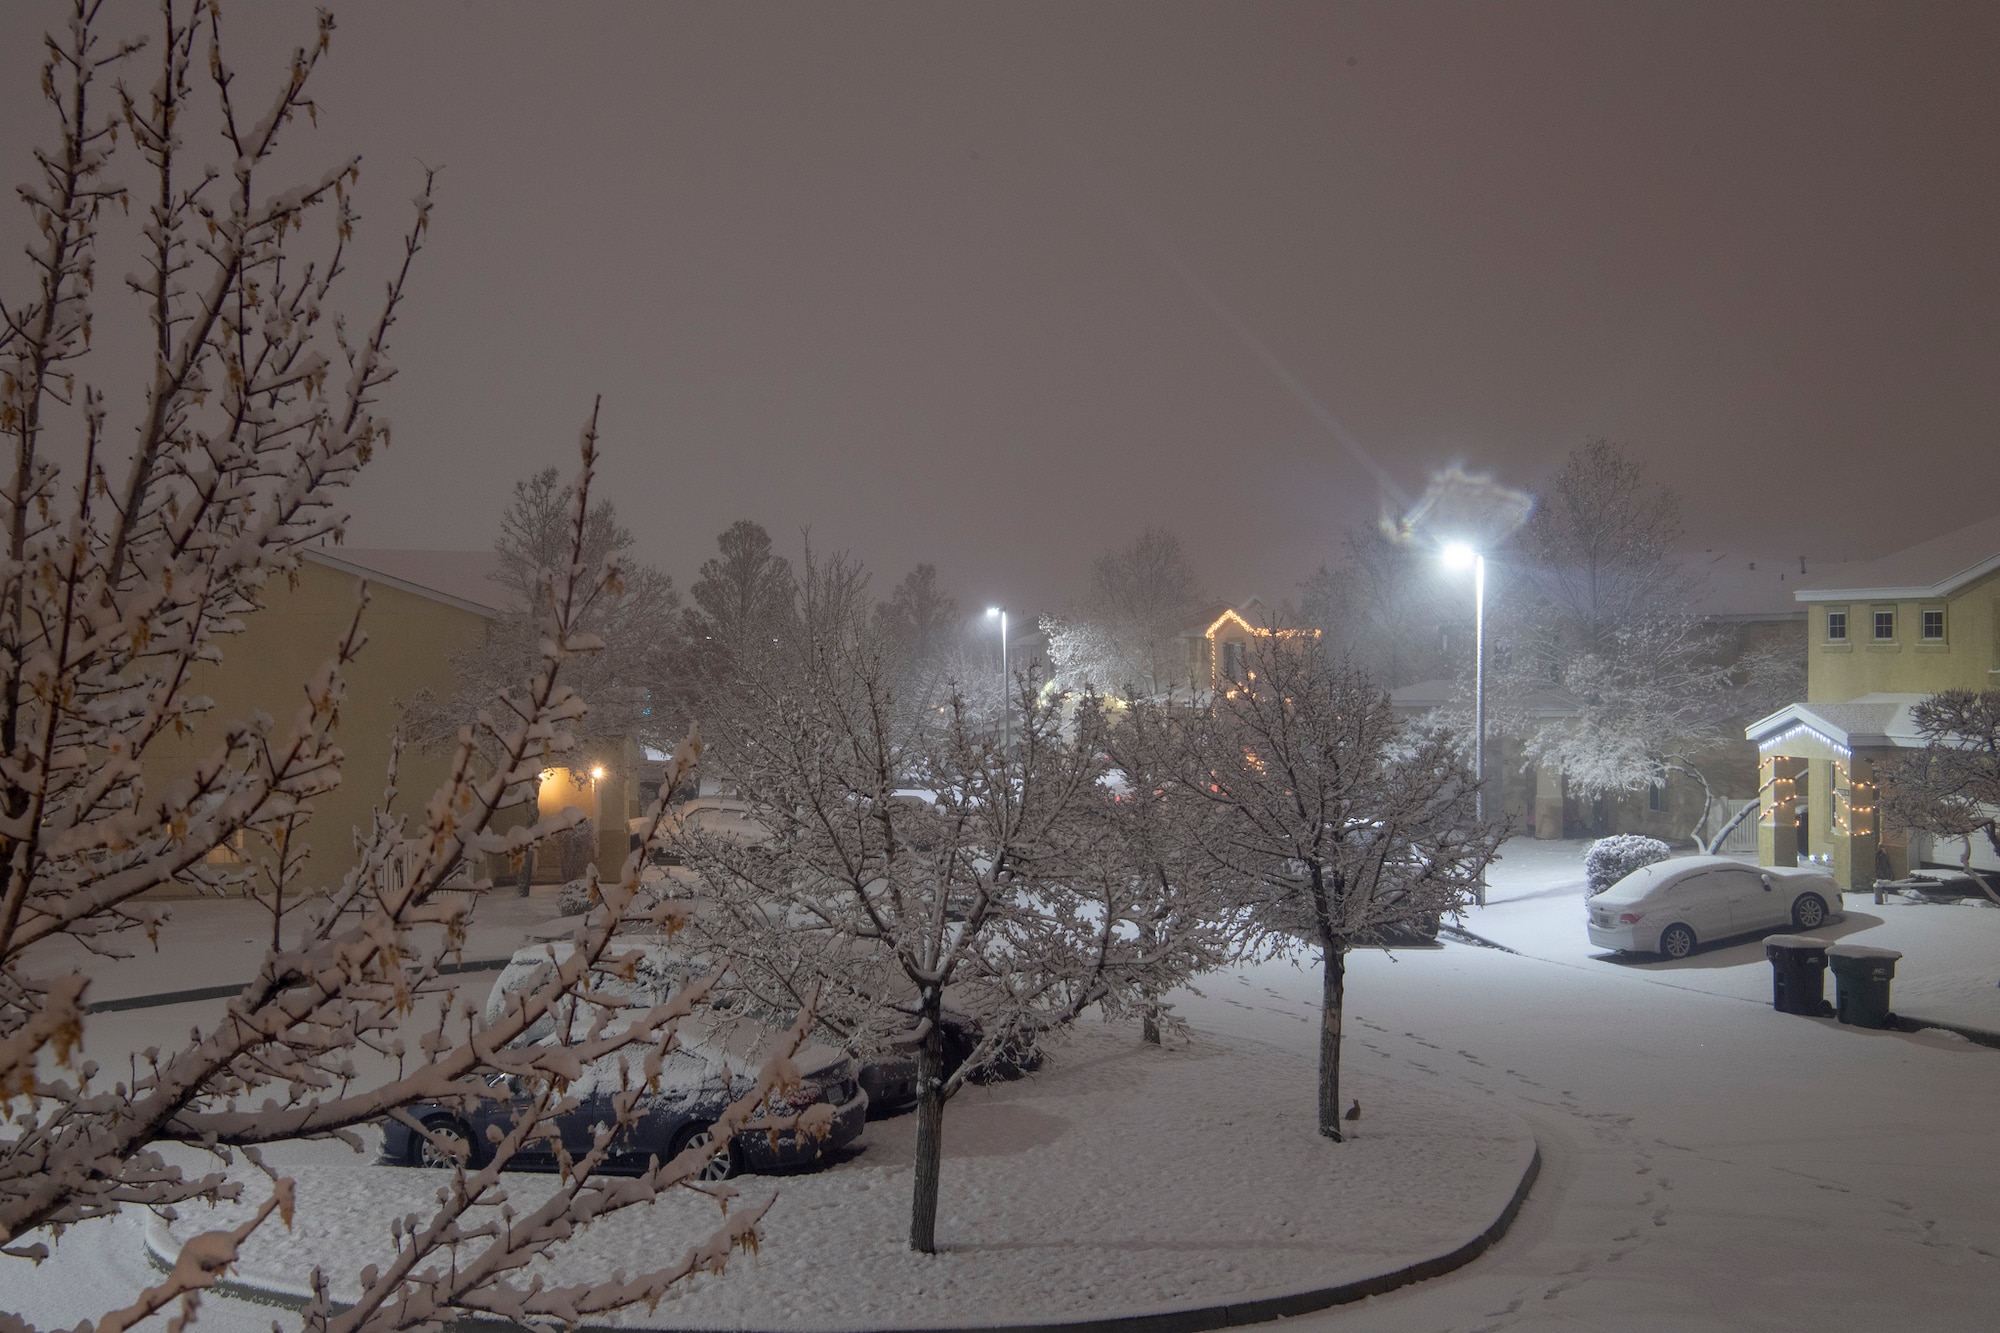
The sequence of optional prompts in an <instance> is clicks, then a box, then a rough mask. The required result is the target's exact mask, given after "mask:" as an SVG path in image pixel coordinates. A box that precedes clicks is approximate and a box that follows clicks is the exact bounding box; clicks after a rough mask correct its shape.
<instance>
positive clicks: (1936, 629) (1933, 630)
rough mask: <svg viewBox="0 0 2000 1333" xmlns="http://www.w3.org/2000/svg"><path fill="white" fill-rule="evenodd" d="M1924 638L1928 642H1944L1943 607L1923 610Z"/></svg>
mask: <svg viewBox="0 0 2000 1333" xmlns="http://www.w3.org/2000/svg"><path fill="white" fill-rule="evenodd" d="M1923 637H1924V639H1925V640H1926V641H1927V642H1929V643H1943V642H1944V608H1943V607H1939V608H1937V609H1936V610H1934V611H1926V612H1924V633H1923Z"/></svg>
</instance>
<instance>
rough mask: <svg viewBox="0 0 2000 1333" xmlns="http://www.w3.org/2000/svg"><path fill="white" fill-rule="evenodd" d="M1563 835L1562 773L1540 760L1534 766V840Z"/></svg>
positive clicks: (1552, 765)
mask: <svg viewBox="0 0 2000 1333" xmlns="http://www.w3.org/2000/svg"><path fill="white" fill-rule="evenodd" d="M1562 835H1563V784H1562V773H1561V772H1560V771H1558V770H1557V768H1556V766H1555V765H1554V764H1551V763H1549V762H1548V761H1546V760H1542V761H1540V762H1538V763H1536V765H1535V840H1536V841H1537V842H1540V841H1542V840H1543V839H1545V838H1560V837H1562Z"/></svg>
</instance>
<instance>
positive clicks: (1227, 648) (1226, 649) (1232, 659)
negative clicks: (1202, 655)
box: [1222, 643, 1243, 680]
mask: <svg viewBox="0 0 2000 1333" xmlns="http://www.w3.org/2000/svg"><path fill="white" fill-rule="evenodd" d="M1222 674H1223V675H1224V676H1225V677H1226V678H1228V679H1230V680H1242V679H1243V645H1242V644H1241V643H1225V644H1223V645H1222Z"/></svg>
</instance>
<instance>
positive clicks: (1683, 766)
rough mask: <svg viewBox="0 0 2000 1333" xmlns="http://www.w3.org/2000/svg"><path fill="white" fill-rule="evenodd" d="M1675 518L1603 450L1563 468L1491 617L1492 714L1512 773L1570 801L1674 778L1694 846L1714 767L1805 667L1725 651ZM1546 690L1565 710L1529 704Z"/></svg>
mask: <svg viewBox="0 0 2000 1333" xmlns="http://www.w3.org/2000/svg"><path fill="white" fill-rule="evenodd" d="M1679 513H1680V507H1679V501H1678V499H1677V498H1676V497H1675V496H1674V494H1673V493H1672V492H1671V491H1669V490H1667V489H1665V488H1663V487H1657V486H1654V485H1652V484H1651V483H1649V482H1648V481H1647V480H1646V476H1645V470H1644V468H1643V466H1642V465H1640V464H1639V463H1638V462H1636V461H1634V460H1632V459H1630V458H1628V457H1627V456H1626V455H1625V454H1624V452H1623V451H1621V450H1620V449H1619V448H1618V447H1617V446H1616V445H1613V444H1610V443H1608V442H1606V441H1603V440H1593V441H1591V442H1590V443H1588V444H1585V445H1583V446H1581V447H1580V448H1578V449H1576V450H1575V451H1573V452H1572V453H1571V454H1570V456H1569V457H1568V458H1567V459H1565V460H1564V463H1563V466H1562V468H1561V469H1560V470H1559V471H1558V473H1557V475H1556V479H1555V482H1554V484H1553V486H1552V487H1551V488H1550V489H1549V491H1548V492H1547V493H1546V494H1544V495H1543V496H1542V497H1541V499H1540V502H1539V503H1538V504H1537V505H1536V507H1535V510H1534V514H1533V517H1532V518H1531V519H1530V520H1529V522H1528V525H1527V527H1526V528H1525V529H1524V530H1523V532H1522V534H1521V538H1520V540H1519V541H1518V542H1517V543H1516V545H1515V548H1514V550H1513V551H1512V553H1511V554H1510V555H1509V557H1508V558H1507V560H1506V561H1505V562H1504V565H1505V567H1506V569H1507V571H1508V582H1509V585H1510V586H1509V591H1508V593H1507V595H1506V596H1505V597H1504V598H1503V600H1502V605H1501V607H1500V609H1499V613H1498V614H1497V615H1496V616H1495V617H1494V620H1495V622H1497V623H1499V624H1501V625H1504V626H1506V627H1507V628H1506V630H1505V633H1507V634H1508V636H1509V638H1510V651H1509V653H1508V655H1507V658H1506V660H1505V662H1504V663H1500V664H1497V665H1496V668H1495V670H1494V671H1493V673H1492V676H1491V678H1490V679H1491V685H1490V687H1489V689H1490V692H1491V702H1490V704H1489V707H1490V709H1491V717H1492V720H1493V721H1494V722H1495V723H1497V724H1498V726H1497V728H1496V729H1498V730H1502V731H1508V730H1511V731H1515V732H1516V733H1517V734H1520V735H1521V736H1522V756H1523V758H1524V760H1526V761H1528V762H1531V763H1536V764H1542V765H1548V766H1551V767H1553V768H1554V769H1556V770H1559V771H1560V772H1561V773H1562V775H1563V778H1564V781H1565V782H1566V783H1567V784H1568V787H1569V789H1570V790H1571V791H1572V792H1574V793H1576V794H1577V795H1580V796H1586V797H1588V796H1597V795H1603V794H1608V793H1613V792H1629V791H1639V790H1643V789H1644V788H1645V787H1647V786H1648V785H1649V784H1655V783H1661V784H1663V783H1665V782H1666V781H1667V779H1668V777H1669V776H1670V775H1673V774H1679V775H1681V776H1684V777H1687V778H1689V779H1691V780H1692V781H1694V782H1696V783H1698V784H1699V785H1700V787H1701V789H1702V793H1703V800H1702V809H1701V813H1700V815H1699V816H1698V817H1697V818H1696V819H1695V820H1694V822H1693V825H1692V827H1691V828H1690V835H1691V836H1693V837H1694V838H1696V840H1697V841H1701V835H1702V830H1703V829H1705V828H1706V827H1707V826H1708V823H1709V816H1710V813H1711V812H1712V810H1713V809H1714V806H1715V802H1716V799H1717V794H1716V790H1715V783H1714V779H1713V778H1712V777H1711V771H1712V770H1713V768H1714V766H1715V763H1716V760H1717V758H1718V756H1720V755H1723V754H1726V753H1727V751H1728V747H1730V746H1731V745H1733V744H1738V743H1740V741H1741V738H1742V730H1741V727H1742V724H1743V722H1744V721H1745V720H1747V719H1748V718H1752V717H1757V716H1759V715H1760V714H1761V713H1763V712H1765V711H1768V710H1769V708H1771V707H1776V706H1779V705H1781V704H1782V703H1783V702H1785V701H1786V700H1788V699H1791V698H1796V697H1797V695H1798V693H1800V692H1801V691H1802V689H1803V686H1804V675H1805V663H1804V654H1803V653H1802V652H1801V651H1800V650H1799V647H1798V645H1797V644H1795V643H1785V642H1778V643H1770V644H1764V645H1760V646H1757V647H1755V648H1753V649H1751V650H1750V651H1748V652H1738V651H1736V648H1735V645H1733V644H1732V643H1731V642H1729V640H1728V638H1727V636H1725V635H1724V634H1722V633H1721V632H1719V631H1718V630H1717V629H1715V628H1714V627H1713V626H1711V625H1710V624H1708V623H1707V622H1705V621H1704V620H1703V619H1702V618H1701V616H1700V615H1699V614H1698V613H1697V611H1696V605H1695V596H1696V594H1697V593H1698V591H1699V586H1698V583H1697V582H1696V580H1694V579H1693V578H1692V577H1690V576H1689V575H1688V574H1687V573H1686V572H1685V571H1684V570H1683V569H1682V567H1681V565H1680V562H1679V561H1678V559H1677V558H1676V557H1675V555H1674V552H1673V544H1674V542H1675V541H1677V540H1678V539H1679V537H1680V535H1681V527H1680V518H1679ZM1551 691H1556V692H1559V693H1560V695H1561V696H1562V699H1563V702H1564V704H1565V705H1566V707H1565V708H1564V709H1561V710H1551V709H1546V708H1542V709H1531V708H1529V707H1527V706H1526V705H1528V704H1530V703H1533V702H1536V701H1540V700H1545V699H1546V698H1547V696H1548V694H1549V693H1550V692H1551ZM1464 711H1465V710H1464V709H1460V710H1459V712H1461V713H1462V712H1464ZM1727 833H1728V830H1727V829H1725V830H1723V831H1722V832H1721V833H1719V834H1717V835H1716V836H1715V837H1713V838H1711V839H1709V840H1707V841H1706V842H1703V843H1702V845H1703V846H1704V848H1707V847H1710V846H1720V845H1721V839H1722V838H1723V837H1724V836H1727Z"/></svg>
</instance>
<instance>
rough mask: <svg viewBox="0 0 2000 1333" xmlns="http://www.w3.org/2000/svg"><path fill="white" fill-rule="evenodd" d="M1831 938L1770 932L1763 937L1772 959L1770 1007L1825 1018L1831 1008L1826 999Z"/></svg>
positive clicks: (1765, 949) (1767, 951) (1766, 949)
mask: <svg viewBox="0 0 2000 1333" xmlns="http://www.w3.org/2000/svg"><path fill="white" fill-rule="evenodd" d="M1831 947H1833V941H1832V940H1822V939H1819V938H1816V937H1815V936H1812V935H1772V936H1769V937H1767V938H1766V939H1765V940H1764V956H1765V957H1766V958H1769V959H1770V960H1771V1007H1772V1008H1773V1009H1776V1010H1777V1011H1778V1012H1779V1013H1781V1014H1805V1015H1807V1016H1808V1017H1812V1018H1824V1017H1825V1016H1826V1015H1828V1014H1830V1013H1832V1012H1833V1006H1832V1005H1830V1004H1828V1003H1827V1002H1826V951H1827V950H1828V949H1829V948H1831Z"/></svg>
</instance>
